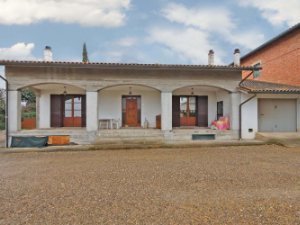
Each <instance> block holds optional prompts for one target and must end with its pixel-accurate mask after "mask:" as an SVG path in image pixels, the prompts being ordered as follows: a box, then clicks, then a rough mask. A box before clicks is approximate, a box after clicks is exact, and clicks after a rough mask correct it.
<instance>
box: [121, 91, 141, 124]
mask: <svg viewBox="0 0 300 225" xmlns="http://www.w3.org/2000/svg"><path fill="white" fill-rule="evenodd" d="M131 97H133V98H137V114H138V118H137V119H138V123H137V126H136V127H141V126H142V96H141V95H122V96H121V114H122V115H121V118H122V127H126V124H125V123H126V99H127V98H131ZM123 99H125V106H123V104H124V102H123ZM123 109H125V113H124V111H123ZM131 128H134V127H131Z"/></svg>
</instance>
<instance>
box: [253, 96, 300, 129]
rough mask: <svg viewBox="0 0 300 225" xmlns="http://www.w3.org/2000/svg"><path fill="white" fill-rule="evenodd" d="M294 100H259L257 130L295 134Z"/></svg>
mask: <svg viewBox="0 0 300 225" xmlns="http://www.w3.org/2000/svg"><path fill="white" fill-rule="evenodd" d="M296 106H297V102H296V100H295V99H259V100H258V130H259V131H260V132H295V131H296V129H297V125H296V123H297V110H296Z"/></svg>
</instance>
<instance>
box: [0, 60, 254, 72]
mask: <svg viewBox="0 0 300 225" xmlns="http://www.w3.org/2000/svg"><path fill="white" fill-rule="evenodd" d="M0 65H4V66H10V65H12V66H18V65H19V66H26V65H27V66H71V67H76V66H78V67H91V68H94V67H99V68H100V67H110V68H149V69H215V70H239V71H241V70H256V69H257V68H254V67H253V66H231V65H184V64H139V63H105V62H88V63H84V62H70V61H26V60H24V61H23V60H0Z"/></svg>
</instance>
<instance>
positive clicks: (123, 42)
mask: <svg viewBox="0 0 300 225" xmlns="http://www.w3.org/2000/svg"><path fill="white" fill-rule="evenodd" d="M137 41H138V40H137V38H134V37H125V38H121V39H119V40H118V41H116V44H117V45H119V46H121V47H131V46H133V45H135V44H136V43H137Z"/></svg>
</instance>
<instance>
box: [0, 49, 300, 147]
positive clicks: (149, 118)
mask: <svg viewBox="0 0 300 225" xmlns="http://www.w3.org/2000/svg"><path fill="white" fill-rule="evenodd" d="M48 50H49V49H48ZM46 55H48V56H49V54H46ZM50 55H51V54H50ZM234 56H235V64H234V65H232V66H231V65H213V52H210V54H209V64H208V65H166V64H130V63H82V62H55V61H52V60H51V57H50V59H49V58H47V60H46V61H7V60H1V61H0V65H4V66H5V71H6V78H7V80H8V86H9V88H8V99H9V100H8V121H9V126H8V132H9V136H10V137H11V136H22V135H23V136H26V135H64V134H67V135H70V136H71V140H72V141H74V142H76V143H81V144H84V143H94V142H97V141H99V140H100V141H101V140H103V139H106V138H115V139H117V138H119V137H121V136H122V137H123V138H124V137H128V138H129V139H130V138H141V139H145V138H146V139H147V138H150V139H151V138H153V139H160V140H162V141H164V142H168V143H170V142H176V141H192V140H198V139H206V138H208V139H216V140H234V139H239V138H254V136H255V133H256V132H257V131H258V125H257V124H258V117H257V105H258V104H260V97H261V96H262V95H263V96H265V94H266V95H267V97H270V98H274V96H276V98H281V99H282V100H283V101H284V102H286V98H287V96H288V99H293V102H295V107H296V106H297V107H296V108H295V110H296V111H295V112H294V113H295V115H293V116H295V118H293V119H294V120H295V121H297V126H296V127H293V131H298V130H299V128H300V113H299V93H300V88H295V89H293V87H292V86H289V85H287V86H285V87H283V88H284V92H281V91H280V90H281V89H280V90H279V91H278V90H277V89H276V88H277V87H273V86H270V87H269V88H270V90H271V91H269V90H267V89H265V87H263V88H262V89H259V87H260V86H257V85H255V83H254V84H253V83H249V82H248V80H243V81H242V82H241V78H242V72H243V71H248V73H249V74H250V75H251V74H252V73H253V72H255V71H256V70H259V69H260V68H257V67H253V66H240V65H239V51H235V54H234ZM25 87H30V88H32V89H33V90H35V93H36V96H37V101H36V102H37V113H36V114H37V118H36V120H37V121H36V124H37V129H36V130H21V129H20V122H21V118H20V105H21V104H20V90H21V89H22V88H25ZM256 88H258V89H256ZM277 92H278V93H277ZM258 93H259V94H258ZM282 93H284V94H282ZM253 96H254V97H253ZM249 99H250V100H249ZM246 103H247V104H246ZM286 104H290V103H289V101H288V102H287V103H286ZM281 110H282V109H281ZM220 117H224V118H227V120H229V122H230V128H229V129H223V130H215V129H211V124H212V122H214V121H216V120H217V119H219V118H220ZM289 117H291V116H288V118H289ZM277 119H278V120H281V119H282V118H277ZM240 120H241V121H240ZM112 140H114V139H112Z"/></svg>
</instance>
